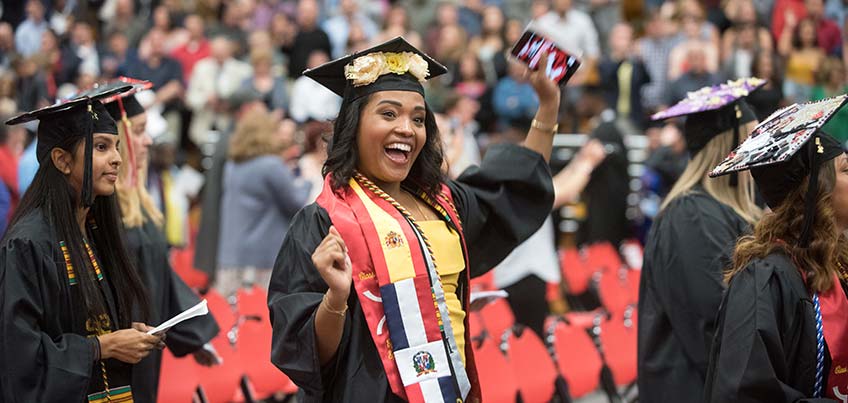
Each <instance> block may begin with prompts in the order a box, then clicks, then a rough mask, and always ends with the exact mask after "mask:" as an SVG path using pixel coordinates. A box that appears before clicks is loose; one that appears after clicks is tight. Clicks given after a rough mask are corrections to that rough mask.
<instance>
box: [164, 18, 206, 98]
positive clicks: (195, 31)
mask: <svg viewBox="0 0 848 403" xmlns="http://www.w3.org/2000/svg"><path fill="white" fill-rule="evenodd" d="M185 29H186V31H187V32H188V39H187V40H186V42H185V43H184V44H182V45H180V46H177V47H176V48H175V49H174V50H173V51H172V52H171V57H173V58H174V59H175V60H176V61H178V62H179V63H180V66H182V69H183V79H184V80H185V82H189V81H190V80H191V73H192V71H194V65H195V64H197V62H199V61H201V60H202V59H204V58H206V57H209V53H210V50H209V41H208V40H206V35H205V34H204V23H203V19H202V18H200V16H199V15H197V14H191V15H188V16H187V17H186V18H185Z"/></svg>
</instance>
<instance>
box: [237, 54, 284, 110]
mask: <svg viewBox="0 0 848 403" xmlns="http://www.w3.org/2000/svg"><path fill="white" fill-rule="evenodd" d="M273 62H274V55H273V54H272V53H271V51H270V50H268V49H257V50H254V51H253V52H251V54H250V64H251V65H252V66H253V75H252V76H251V77H248V78H246V79H245V80H244V82H242V84H241V88H240V89H239V91H250V92H252V93H254V94H255V95H253V96H252V97H255V98H257V99H261V100H262V101H263V102H264V103H265V106H267V107H268V110H270V111H272V112H273V113H274V114H275V115H277V116H278V117H282V116H284V115H285V111H286V110H287V109H288V105H289V98H288V86H286V80H285V78H284V77H282V76H279V75H275V74H274V73H273V70H272V65H273Z"/></svg>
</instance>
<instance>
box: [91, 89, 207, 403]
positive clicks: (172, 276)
mask: <svg viewBox="0 0 848 403" xmlns="http://www.w3.org/2000/svg"><path fill="white" fill-rule="evenodd" d="M127 83H130V84H133V90H130V91H127V92H124V93H122V94H117V95H115V96H112V97H110V98H107V99H104V100H103V102H104V104H105V106H106V110H108V111H109V115H110V116H111V117H112V118H113V119H115V121H116V122H117V124H118V139H119V140H120V146H119V148H120V152H121V159H122V160H123V161H124V166H125V167H126V168H125V169H121V172H120V174H119V175H118V182H117V183H116V188H117V195H118V205H119V207H120V210H121V218H122V221H123V224H124V231H125V235H126V242H127V250H128V253H129V257H130V260H132V262H133V264H134V265H135V267H136V269H137V270H138V271H139V275H140V276H141V278H142V280H143V281H144V283H145V285H147V289H148V290H149V292H150V302H151V305H150V306H151V312H150V322H151V323H155V324H158V323H162V322H164V321H166V320H168V319H170V318H172V317H174V316H176V315H178V314H179V313H180V312H183V311H185V310H186V309H188V308H191V307H192V306H194V305H196V304H197V303H198V302H200V298H199V297H198V296H197V294H196V293H195V292H194V291H192V290H191V288H189V287H188V286H187V285H186V284H185V282H183V280H182V279H180V277H179V276H178V275H177V273H175V272H174V270H173V269H172V268H171V263H170V259H169V256H170V247H169V246H168V241H167V239H165V234H163V233H162V229H161V228H162V224H163V216H162V212H160V211H159V209H157V208H156V204H155V203H154V202H153V199H152V198H151V197H150V195H149V194H148V193H147V188H146V187H145V183H146V182H147V180H146V179H147V178H146V173H147V161H148V156H147V148H148V147H149V146H150V144H151V143H152V139H151V138H150V135H148V134H147V132H146V130H145V129H146V125H147V113H146V111H145V109H144V107H143V106H142V105H141V104H140V103H139V102H138V100H137V99H136V97H135V93H136V92H137V91H142V90H146V89H149V87H150V84H149V83H148V82H143V81H141V82H140V81H136V80H132V79H126V78H121V79H119V80H117V81H114V82H112V83H108V84H105V85H102V86H100V87H99V88H97V89H95V90H93V91H102V90H104V89H106V88H108V87H119V86H125V85H127ZM219 330H220V329H218V324H217V323H216V322H215V319H214V318H213V317H212V315H204V316H200V317H197V318H194V319H191V320H189V321H186V322H183V323H180V324H179V325H177V326H174V327H173V328H171V329H169V330H168V338H167V339H166V340H165V344H166V345H167V347H168V350H170V351H171V353H172V354H174V355H175V356H177V357H182V356H185V355H187V354H192V355H193V356H194V358H195V360H197V362H198V363H200V364H201V365H206V366H209V365H212V364H214V363H215V362H217V360H218V358H217V355H216V353H215V350H214V349H213V348H212V346H211V345H207V343H208V342H209V341H210V340H212V338H214V337H215V335H217V334H218V331H219ZM161 366H162V353H161V352H160V351H153V352H151V354H150V355H149V356H148V357H146V358H145V359H143V360H142V361H141V362H139V363H138V364H137V365H135V367H133V374H132V387H133V391H134V392H135V393H134V394H133V398H134V401H135V402H136V403H143V402H151V403H155V402H156V395H157V392H158V390H159V371H160V368H161Z"/></svg>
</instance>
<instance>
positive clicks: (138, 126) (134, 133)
mask: <svg viewBox="0 0 848 403" xmlns="http://www.w3.org/2000/svg"><path fill="white" fill-rule="evenodd" d="M130 131H131V136H129V140H130V141H131V142H132V149H133V157H134V158H135V161H136V163H137V164H141V162H142V161H147V155H148V152H149V149H150V145H151V144H153V139H152V138H151V137H150V135H149V134H147V113H141V114H138V115H136V116H133V117H131V118H130Z"/></svg>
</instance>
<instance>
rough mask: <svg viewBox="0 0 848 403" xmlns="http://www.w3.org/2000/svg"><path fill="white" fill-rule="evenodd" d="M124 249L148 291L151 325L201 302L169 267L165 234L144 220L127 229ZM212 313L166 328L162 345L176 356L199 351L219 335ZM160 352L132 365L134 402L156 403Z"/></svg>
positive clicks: (151, 353) (153, 353) (155, 351)
mask: <svg viewBox="0 0 848 403" xmlns="http://www.w3.org/2000/svg"><path fill="white" fill-rule="evenodd" d="M126 236H127V250H128V252H129V256H130V259H131V260H132V261H133V264H134V265H135V267H136V268H137V269H138V271H139V274H140V277H141V278H142V281H144V283H145V285H146V286H147V289H148V292H149V294H150V320H149V324H150V325H151V326H155V325H158V324H160V323H162V322H164V321H166V320H168V319H170V318H171V317H173V316H175V315H177V314H179V313H180V312H182V311H184V310H186V309H188V308H191V307H192V306H194V305H196V304H197V303H198V302H200V298H199V297H198V296H197V294H195V293H194V291H192V290H191V288H189V286H187V285H186V284H185V282H183V280H182V279H180V277H179V276H178V275H177V273H175V272H174V270H173V269H172V268H171V264H170V261H169V253H168V252H169V247H168V241H167V239H165V235H164V234H162V232H161V231H160V230H159V228H157V227H156V225H155V224H154V223H153V222H152V221H150V220H147V221H146V222H145V223H144V224H143V225H142V226H140V227H135V228H129V229H127V230H126ZM218 331H219V329H218V323H217V322H215V319H214V318H213V317H212V315H211V314H210V315H205V316H201V317H198V318H193V319H190V320H188V321H185V322H183V323H180V324H179V325H177V326H174V327H173V328H171V329H170V330H169V331H168V337H167V338H166V339H165V344H166V345H167V347H168V349H169V350H171V353H173V354H174V355H175V356H177V357H181V356H184V355H186V354H189V353H192V352H194V351H197V350H199V349H200V348H202V347H203V345H204V344H205V343H206V342H208V341H209V340H212V338H213V337H215V335H217V334H218ZM161 366H162V352H161V351H159V350H152V351H151V352H150V355H148V356H147V357H145V358H144V359H143V360H141V362H139V363H138V364H136V365H135V367H133V377H132V386H133V392H134V393H133V397H134V399H135V402H136V403H146V402H150V403H155V402H156V395H157V392H158V389H159V370H160V368H161Z"/></svg>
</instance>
